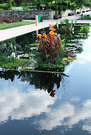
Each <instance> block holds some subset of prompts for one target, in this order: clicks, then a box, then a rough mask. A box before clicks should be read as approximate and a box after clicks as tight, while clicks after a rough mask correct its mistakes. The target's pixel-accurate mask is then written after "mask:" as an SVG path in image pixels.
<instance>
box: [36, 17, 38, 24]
mask: <svg viewBox="0 0 91 135" xmlns="http://www.w3.org/2000/svg"><path fill="white" fill-rule="evenodd" d="M37 25H38V15H36V26H37Z"/></svg>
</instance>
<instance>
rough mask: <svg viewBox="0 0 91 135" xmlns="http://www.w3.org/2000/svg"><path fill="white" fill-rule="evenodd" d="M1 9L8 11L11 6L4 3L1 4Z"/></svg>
mask: <svg viewBox="0 0 91 135" xmlns="http://www.w3.org/2000/svg"><path fill="white" fill-rule="evenodd" d="M0 8H1V9H4V10H7V9H8V8H9V4H8V3H2V4H0Z"/></svg>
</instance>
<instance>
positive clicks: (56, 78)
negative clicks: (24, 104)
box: [20, 72, 63, 97]
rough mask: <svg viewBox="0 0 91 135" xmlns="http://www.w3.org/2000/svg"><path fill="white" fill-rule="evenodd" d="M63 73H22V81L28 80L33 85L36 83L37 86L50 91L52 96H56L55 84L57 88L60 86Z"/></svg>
mask: <svg viewBox="0 0 91 135" xmlns="http://www.w3.org/2000/svg"><path fill="white" fill-rule="evenodd" d="M62 77H63V75H61V74H57V73H52V74H51V73H29V72H22V73H21V76H20V78H21V81H27V82H29V83H30V84H31V85H35V88H39V89H40V90H42V89H43V90H47V92H48V93H50V96H52V97H54V96H55V90H54V86H55V85H56V86H57V89H58V88H59V87H60V82H61V80H62Z"/></svg>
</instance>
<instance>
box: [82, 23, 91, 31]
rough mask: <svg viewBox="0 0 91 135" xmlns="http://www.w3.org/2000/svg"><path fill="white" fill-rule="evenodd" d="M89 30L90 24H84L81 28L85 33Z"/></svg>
mask: <svg viewBox="0 0 91 135" xmlns="http://www.w3.org/2000/svg"><path fill="white" fill-rule="evenodd" d="M89 30H90V27H89V26H88V24H84V25H82V26H81V28H80V32H83V33H88V32H89Z"/></svg>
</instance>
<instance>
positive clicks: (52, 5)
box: [0, 0, 91, 11]
mask: <svg viewBox="0 0 91 135" xmlns="http://www.w3.org/2000/svg"><path fill="white" fill-rule="evenodd" d="M41 4H45V8H47V9H53V10H58V11H60V10H66V9H77V8H82V6H89V7H90V6H91V0H65V1H64V0H60V1H59V0H55V1H54V0H46V1H45V0H32V1H31V2H29V1H28V0H0V9H1V10H3V9H4V10H7V9H11V8H12V6H14V7H15V6H26V7H29V6H37V9H41Z"/></svg>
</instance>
